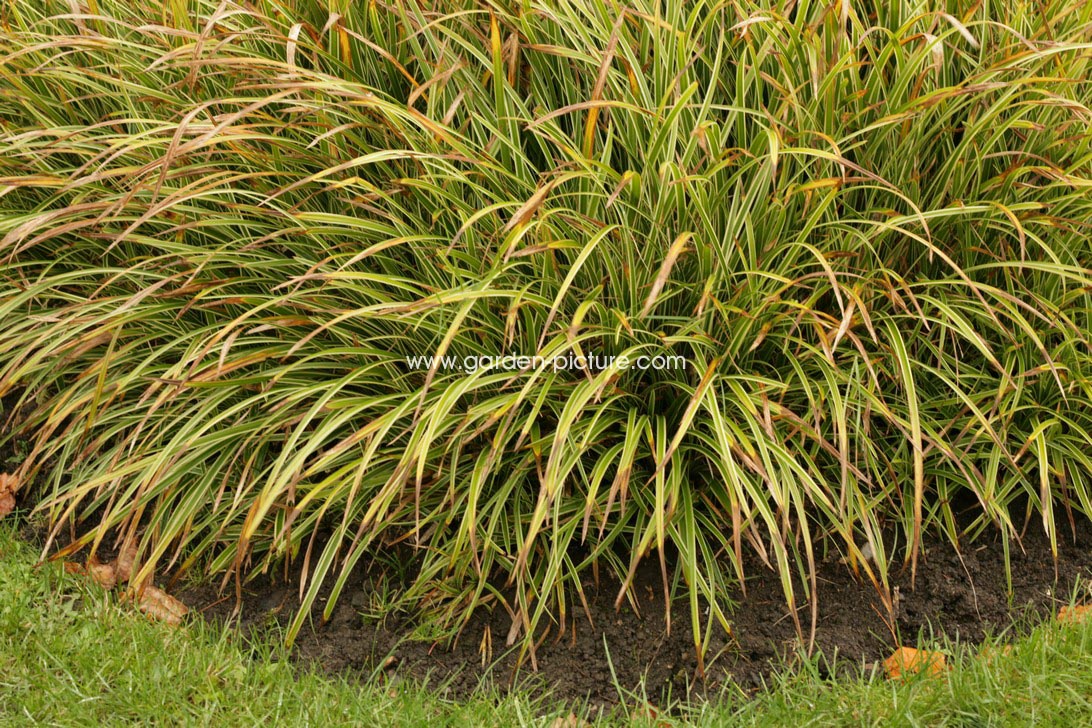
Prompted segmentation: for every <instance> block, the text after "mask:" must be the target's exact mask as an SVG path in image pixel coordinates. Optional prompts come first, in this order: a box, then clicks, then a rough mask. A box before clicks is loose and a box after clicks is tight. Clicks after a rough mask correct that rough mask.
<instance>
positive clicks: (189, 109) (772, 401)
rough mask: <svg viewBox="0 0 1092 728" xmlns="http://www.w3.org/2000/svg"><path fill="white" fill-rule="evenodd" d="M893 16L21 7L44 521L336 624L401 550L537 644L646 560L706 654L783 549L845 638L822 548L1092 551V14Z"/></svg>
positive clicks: (487, 7)
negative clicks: (588, 593)
mask: <svg viewBox="0 0 1092 728" xmlns="http://www.w3.org/2000/svg"><path fill="white" fill-rule="evenodd" d="M39 5H40V6H39ZM881 6H882V7H881ZM870 8H871V10H866V8H865V7H864V5H863V4H859V3H851V2H846V1H842V2H834V3H829V2H828V3H815V2H808V1H806V0H801V1H799V2H794V1H792V0H789V1H787V2H781V3H772V4H769V3H767V4H757V3H752V2H748V1H746V0H741V1H740V2H732V3H706V2H696V3H695V2H682V0H659V1H656V2H646V1H641V2H637V3H623V4H612V3H605V2H595V1H593V2H571V1H566V0H556V1H552V2H537V1H534V2H532V1H527V2H511V3H505V2H484V1H481V0H478V1H472V0H464V1H462V2H454V1H452V2H438V1H436V2H425V3H409V2H401V1H400V0H388V1H387V2H375V1H373V2H367V3H365V2H359V3H349V2H331V3H329V4H323V3H317V2H309V1H306V0H295V1H292V0H252V1H249V2H245V1H242V0H240V1H239V2H211V0H210V1H204V0H188V1H178V2H171V3H166V4H161V3H151V2H128V1H125V2H123V1H122V0H92V1H91V2H82V3H81V2H75V0H73V2H68V3H61V2H58V3H49V2H45V3H41V4H22V3H15V4H12V3H8V4H7V5H5V7H4V8H3V10H0V25H2V29H3V30H2V32H3V38H4V43H3V46H2V50H0V330H2V331H3V336H2V338H0V395H7V396H10V397H13V398H14V399H15V400H16V402H15V403H16V405H17V406H18V408H19V409H20V410H21V411H23V412H24V413H25V415H26V416H25V417H23V418H21V419H18V420H14V421H9V426H10V427H11V428H12V429H10V430H9V431H8V433H7V436H8V437H9V438H11V437H14V438H27V439H29V456H28V458H27V460H26V462H25V464H24V466H23V468H22V471H21V472H20V476H21V477H25V478H31V477H33V478H35V479H36V482H37V483H38V486H37V487H38V493H39V497H40V501H39V503H38V509H39V510H40V511H41V512H42V513H44V514H45V515H46V516H48V518H49V521H50V522H51V523H52V524H53V525H54V526H55V527H56V528H57V529H59V528H61V527H62V526H63V527H65V528H67V527H68V525H70V524H74V525H75V526H76V529H75V530H76V531H77V533H80V534H82V535H81V536H80V537H79V538H77V540H76V541H75V542H74V543H73V544H72V546H70V547H69V549H70V550H71V549H76V548H81V547H89V549H91V550H93V549H95V548H97V547H98V546H99V545H100V544H102V543H103V541H104V539H109V543H114V542H118V543H123V544H130V545H131V544H135V545H136V553H137V563H138V567H137V568H139V569H140V570H141V574H140V575H138V577H137V578H141V577H142V576H146V575H147V574H150V573H151V572H152V571H153V570H155V569H159V570H163V571H170V572H172V573H181V572H185V571H197V572H199V573H202V574H211V575H221V576H223V577H224V579H225V580H227V579H232V578H234V579H238V580H240V581H241V580H244V579H246V578H247V577H248V576H250V575H253V574H255V573H257V572H261V571H265V570H267V569H269V568H271V567H273V566H274V565H277V564H280V563H283V562H284V560H286V559H289V560H293V561H294V562H297V563H300V564H302V565H303V569H302V573H303V577H302V579H303V581H302V584H301V591H302V593H303V594H304V597H305V603H306V605H307V606H310V605H311V604H312V603H314V602H315V600H316V597H317V596H318V594H319V590H320V589H321V588H322V587H323V585H325V586H327V587H329V586H331V585H332V588H333V590H332V594H331V595H330V598H329V599H328V600H327V601H326V602H325V609H326V613H327V614H328V613H329V611H330V610H331V609H332V607H333V604H334V602H335V601H336V599H337V598H338V595H339V594H340V592H341V591H342V589H343V587H344V585H345V583H346V578H347V575H348V573H349V571H350V570H351V569H352V568H353V567H354V566H356V565H358V564H361V563H371V562H375V561H377V560H380V561H381V560H383V559H387V558H389V557H388V554H389V553H390V552H391V549H392V548H393V547H394V546H395V545H401V547H403V549H404V551H405V552H406V553H408V554H411V555H412V559H413V561H412V569H411V571H410V572H409V573H411V574H412V577H409V578H407V579H406V582H405V583H404V584H403V585H402V586H403V589H402V590H401V596H402V597H403V598H404V600H405V601H404V603H405V604H407V605H413V606H414V607H415V608H416V609H419V610H421V613H422V614H426V615H428V616H429V618H430V624H432V625H435V627H436V628H437V629H438V630H441V632H439V633H444V632H445V631H447V633H450V631H452V630H456V629H457V628H458V627H459V626H460V625H462V624H464V622H465V620H466V618H467V617H468V615H469V614H470V613H471V611H472V610H474V609H475V608H477V607H479V606H482V605H491V606H492V607H493V608H504V609H506V610H507V611H508V612H509V613H510V614H511V615H512V625H513V626H512V630H511V632H510V633H509V641H510V642H513V643H514V642H516V641H519V640H522V644H523V645H524V647H525V650H530V648H531V646H532V645H533V643H534V642H533V637H534V636H535V635H537V634H541V632H542V631H543V630H544V629H545V627H546V625H547V624H548V623H550V622H557V623H560V625H562V626H564V624H565V623H566V621H567V620H572V619H574V618H577V617H578V615H579V613H580V612H581V611H582V606H581V601H582V600H583V599H584V598H585V596H584V592H583V590H584V589H585V588H586V584H587V583H588V579H589V578H590V577H591V575H592V574H593V573H595V574H596V575H597V576H598V577H603V576H604V574H613V575H614V576H616V577H617V579H618V581H619V582H620V584H621V588H620V590H619V593H618V599H619V603H620V604H621V603H623V602H625V601H626V600H627V597H628V595H629V594H630V589H629V587H630V584H631V580H632V578H633V576H634V574H635V573H636V569H637V568H638V565H639V563H640V562H641V561H642V559H651V560H652V563H653V564H657V563H658V568H659V570H660V571H661V573H662V578H663V583H664V597H665V598H667V599H670V598H671V597H672V596H679V597H683V602H684V603H685V605H686V609H687V610H689V616H690V619H689V621H690V623H691V624H692V629H693V640H694V644H695V646H696V648H697V649H698V651H699V652H701V651H702V650H703V649H704V646H705V645H707V644H708V643H709V640H710V637H711V635H712V633H713V631H714V630H717V629H726V628H728V627H729V625H730V623H731V613H730V604H729V601H728V596H727V595H728V593H729V589H730V588H731V587H732V586H733V585H734V584H736V583H738V582H739V580H740V579H742V578H743V577H744V575H745V574H744V571H743V560H744V556H745V555H746V554H747V553H748V552H751V553H754V554H757V555H758V556H759V557H760V558H761V559H762V560H764V561H766V563H767V564H769V566H770V567H771V568H772V569H774V570H776V571H777V572H778V573H779V574H780V575H781V579H782V583H783V585H784V589H785V594H786V598H787V600H788V604H789V605H790V606H792V614H793V616H794V618H795V619H796V620H797V624H798V626H799V627H800V631H801V634H802V635H804V636H805V638H806V636H807V634H808V632H809V623H810V624H811V625H812V627H814V619H815V607H814V604H815V598H816V595H817V588H816V581H815V564H816V561H817V559H818V558H819V557H820V555H821V553H822V552H829V551H840V552H841V553H842V554H843V556H844V557H845V558H846V559H847V561H848V562H849V564H850V566H852V567H854V568H857V569H858V570H859V572H860V573H861V574H862V577H863V578H867V579H869V580H871V581H872V583H873V584H875V586H876V588H877V589H878V590H879V591H880V593H881V594H889V592H890V590H889V585H890V578H891V576H892V575H893V574H894V573H895V571H896V570H898V569H901V568H904V567H905V568H907V569H908V570H909V571H910V572H911V573H913V572H914V571H915V570H916V566H917V563H918V561H919V560H920V558H921V540H922V535H923V534H924V533H926V532H931V533H936V534H941V535H943V536H944V537H945V538H947V539H949V540H950V541H951V543H952V544H953V546H955V545H957V544H958V543H960V542H962V541H963V540H965V539H966V538H970V537H974V536H976V535H978V534H980V533H982V532H984V531H989V532H996V533H1000V534H1001V536H1002V537H1003V538H1005V539H1006V540H1007V542H1008V541H1009V540H1012V541H1013V542H1014V543H1015V539H1017V538H1018V535H1019V533H1020V532H1021V531H1022V530H1023V529H1024V528H1025V527H1026V526H1027V522H1028V521H1029V520H1031V521H1032V522H1033V527H1035V528H1045V529H1046V532H1047V533H1048V534H1049V536H1050V539H1051V542H1052V543H1055V544H1056V540H1057V539H1058V538H1060V537H1061V535H1060V532H1061V528H1062V524H1059V523H1058V522H1057V521H1056V515H1055V514H1056V513H1057V512H1059V511H1057V507H1062V508H1063V510H1062V511H1061V512H1063V513H1065V512H1068V513H1070V514H1071V517H1072V518H1074V519H1084V518H1087V517H1088V516H1089V514H1090V513H1092V502H1090V500H1089V497H1090V492H1092V461H1090V458H1089V453H1090V452H1092V436H1090V434H1089V432H1090V430H1092V380H1090V364H1092V361H1090V346H1089V338H1090V336H1092V333H1090V332H1092V271H1090V267H1092V252H1090V251H1092V246H1090V244H1089V232H1090V230H1089V222H1088V221H1089V220H1092V191H1090V186H1092V145H1090V136H1089V122H1090V119H1092V113H1090V110H1089V105H1090V102H1092V88H1090V83H1089V80H1088V79H1089V78H1092V60H1090V59H1092V5H1089V4H1087V3H1084V2H1081V1H1079V0H1059V1H1058V2H1045V3H1041V2H1035V3H1031V2H1019V1H1014V2H1004V3H995V2H983V3H975V4H972V5H968V4H966V3H951V2H949V3H931V2H910V1H909V0H902V1H901V2H893V3H880V4H876V5H874V6H870ZM866 13H871V14H866ZM503 357H507V359H504V358H503ZM642 358H643V359H642ZM528 359H529V360H530V361H527V360H528ZM639 360H640V361H642V362H643V364H644V366H639V365H638V364H639ZM559 362H561V364H562V365H559ZM668 362H672V363H673V365H671V366H668V365H667V363H668ZM479 363H484V365H482V366H479V365H478V364H479ZM627 365H628V366H627ZM958 504H963V505H964V506H968V505H969V506H970V510H969V514H970V515H969V516H967V517H960V518H959V519H957V515H961V514H957V506H958ZM885 529H894V530H896V531H897V532H899V533H900V534H902V536H903V538H901V539H899V540H898V544H899V545H898V546H897V547H896V548H894V549H893V548H892V546H891V540H890V539H888V540H886V541H885V540H884V539H883V538H882V537H881V536H882V533H884V532H885ZM864 550H866V551H867V555H868V556H869V558H867V559H866V558H863V555H864V554H862V551H864ZM593 568H594V572H593ZM847 568H848V567H847ZM803 599H810V600H811V604H812V607H811V612H810V615H808V614H807V613H805V614H798V613H797V611H796V607H795V606H794V605H796V604H798V603H799V602H800V601H801V600H803ZM306 611H307V610H302V611H301V612H300V614H299V616H297V618H296V620H295V622H294V624H293V630H292V634H294V633H295V631H296V630H298V629H299V628H300V627H301V625H302V624H303V621H304V620H305V619H306ZM531 656H532V657H533V653H532V655H531Z"/></svg>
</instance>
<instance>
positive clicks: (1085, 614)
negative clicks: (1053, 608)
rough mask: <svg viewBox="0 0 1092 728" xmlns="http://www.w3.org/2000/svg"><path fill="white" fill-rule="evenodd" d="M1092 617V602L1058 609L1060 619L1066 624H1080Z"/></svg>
mask: <svg viewBox="0 0 1092 728" xmlns="http://www.w3.org/2000/svg"><path fill="white" fill-rule="evenodd" d="M1089 617H1092V604H1077V605H1076V606H1072V607H1062V608H1061V609H1059V610H1058V621H1059V622H1065V623H1066V624H1080V623H1081V622H1085V621H1087V620H1088V618H1089Z"/></svg>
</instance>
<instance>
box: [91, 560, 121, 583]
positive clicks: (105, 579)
mask: <svg viewBox="0 0 1092 728" xmlns="http://www.w3.org/2000/svg"><path fill="white" fill-rule="evenodd" d="M87 573H88V574H90V575H91V578H92V579H94V580H95V583H96V584H98V585H99V586H101V587H102V588H103V589H113V588H114V585H115V584H117V583H118V577H117V571H116V570H115V569H114V565H113V564H112V563H110V564H104V563H102V562H101V561H99V560H98V559H96V558H94V557H91V558H90V559H88V560H87Z"/></svg>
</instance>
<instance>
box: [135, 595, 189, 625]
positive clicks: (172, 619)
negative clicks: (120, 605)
mask: <svg viewBox="0 0 1092 728" xmlns="http://www.w3.org/2000/svg"><path fill="white" fill-rule="evenodd" d="M138 606H139V607H140V611H142V612H144V613H145V614H147V615H148V616H149V617H152V618H153V619H158V620H159V621H161V622H166V623H167V624H181V623H182V618H183V617H184V616H186V614H187V613H188V612H189V611H190V610H189V608H188V607H187V606H186V605H185V604H183V603H182V602H180V601H178V600H177V599H175V598H174V597H172V596H171V595H170V594H168V593H167V592H165V591H163V590H162V589H160V588H159V587H155V586H147V587H145V588H144V591H143V592H142V593H141V595H140V603H139V604H138Z"/></svg>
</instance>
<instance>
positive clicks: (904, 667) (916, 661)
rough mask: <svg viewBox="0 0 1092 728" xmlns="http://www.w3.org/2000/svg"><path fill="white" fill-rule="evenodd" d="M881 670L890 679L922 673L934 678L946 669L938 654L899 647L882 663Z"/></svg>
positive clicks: (943, 660) (945, 664)
mask: <svg viewBox="0 0 1092 728" xmlns="http://www.w3.org/2000/svg"><path fill="white" fill-rule="evenodd" d="M883 669H884V672H885V673H887V676H888V677H889V678H892V679H894V678H897V677H902V676H903V675H913V674H916V673H919V672H922V671H924V672H925V674H926V675H929V676H930V677H936V676H937V675H940V674H941V673H943V672H944V670H946V669H947V663H946V662H945V659H944V655H943V654H942V653H940V652H930V651H929V650H917V649H914V648H913V647H900V648H898V649H897V650H895V652H894V654H892V655H891V656H890V657H888V658H887V659H886V660H884V661H883Z"/></svg>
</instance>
